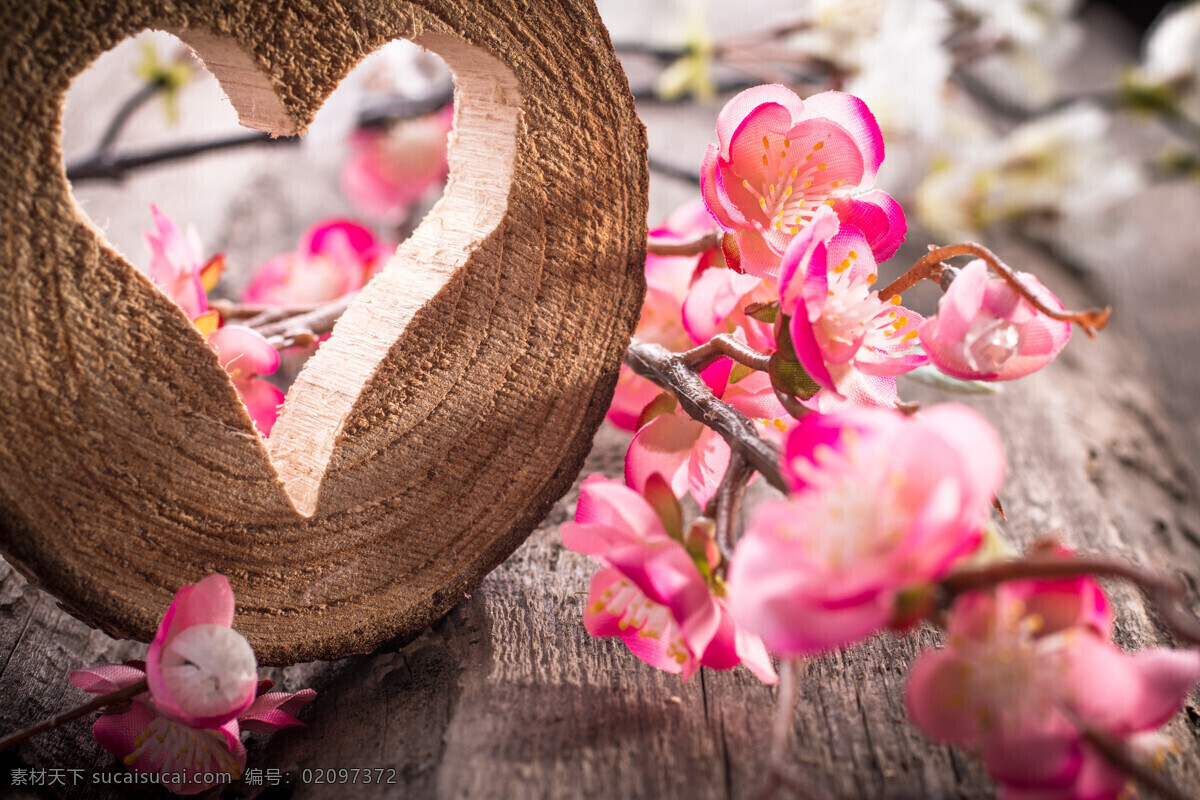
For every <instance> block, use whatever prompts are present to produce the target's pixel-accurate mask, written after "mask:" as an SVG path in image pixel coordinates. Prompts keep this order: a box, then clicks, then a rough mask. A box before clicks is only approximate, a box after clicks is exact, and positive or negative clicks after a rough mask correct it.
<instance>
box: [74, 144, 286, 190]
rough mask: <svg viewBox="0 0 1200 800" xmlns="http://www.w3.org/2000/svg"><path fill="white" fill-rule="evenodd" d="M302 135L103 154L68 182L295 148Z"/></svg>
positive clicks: (76, 168) (83, 165)
mask: <svg viewBox="0 0 1200 800" xmlns="http://www.w3.org/2000/svg"><path fill="white" fill-rule="evenodd" d="M299 143H300V137H299V136H278V137H273V136H271V135H270V134H269V133H263V132H255V133H239V134H234V135H232V136H225V137H221V138H217V139H209V140H206V141H201V142H188V143H186V144H178V145H171V146H169V147H160V148H156V149H152V150H143V151H141V152H137V153H129V154H127V155H123V156H108V155H101V156H99V157H96V156H93V157H90V158H88V159H86V160H84V161H80V162H77V163H75V164H70V165H68V166H67V180H69V181H71V182H72V183H79V182H81V181H88V180H108V181H119V180H123V179H124V178H125V177H127V176H128V174H129V173H130V172H132V171H133V170H136V169H140V168H141V167H148V166H151V165H153V164H164V163H167V162H171V161H181V160H183V159H185V158H191V157H192V156H196V155H200V154H202V153H212V152H216V151H218V150H234V149H237V148H241V147H248V146H251V145H261V144H267V145H293V144H299Z"/></svg>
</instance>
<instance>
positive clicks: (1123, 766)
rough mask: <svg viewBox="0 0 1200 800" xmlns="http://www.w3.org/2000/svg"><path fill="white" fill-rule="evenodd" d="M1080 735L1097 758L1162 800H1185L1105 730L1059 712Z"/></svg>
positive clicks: (1066, 713) (1177, 789)
mask: <svg viewBox="0 0 1200 800" xmlns="http://www.w3.org/2000/svg"><path fill="white" fill-rule="evenodd" d="M1061 710H1062V711H1063V713H1064V715H1065V716H1066V717H1067V718H1068V719H1069V720H1070V721H1071V724H1073V725H1074V726H1075V727H1076V728H1077V729H1078V730H1079V733H1080V734H1082V736H1083V740H1084V741H1085V742H1087V743H1088V744H1089V745H1091V747H1092V749H1093V750H1095V751H1096V752H1097V753H1099V754H1100V756H1101V757H1103V758H1104V760H1105V761H1107V762H1108V763H1109V764H1112V765H1113V766H1114V767H1116V768H1117V769H1119V770H1120V771H1121V772H1124V773H1125V774H1126V775H1128V776H1129V777H1131V778H1133V780H1135V781H1136V782H1137V783H1139V784H1141V785H1142V786H1144V787H1146V788H1147V789H1149V790H1150V791H1152V792H1154V793H1155V794H1157V795H1158V796H1159V797H1162V798H1164V800H1188V796H1187V795H1185V794H1184V793H1183V792H1182V791H1180V789H1179V788H1178V787H1176V786H1175V785H1174V784H1172V783H1171V782H1170V781H1168V780H1167V779H1166V778H1164V777H1163V776H1162V775H1161V774H1159V772H1158V771H1157V770H1156V769H1154V767H1153V766H1151V765H1150V764H1147V763H1146V762H1145V761H1143V760H1142V759H1140V758H1138V757H1137V755H1136V754H1135V753H1134V752H1133V751H1132V750H1130V749H1129V747H1128V746H1127V745H1126V744H1125V742H1124V741H1123V740H1121V739H1119V738H1117V737H1116V736H1113V735H1112V734H1111V733H1109V732H1108V731H1105V730H1101V729H1100V728H1097V727H1095V726H1093V725H1090V724H1088V723H1087V721H1085V720H1084V719H1082V718H1081V717H1079V715H1078V714H1075V713H1073V712H1072V711H1070V710H1069V709H1061Z"/></svg>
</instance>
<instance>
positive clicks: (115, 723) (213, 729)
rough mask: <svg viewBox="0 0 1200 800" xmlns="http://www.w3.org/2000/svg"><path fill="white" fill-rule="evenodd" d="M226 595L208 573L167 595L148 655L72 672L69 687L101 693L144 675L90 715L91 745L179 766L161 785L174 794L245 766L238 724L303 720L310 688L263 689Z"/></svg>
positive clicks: (150, 765)
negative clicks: (113, 704) (117, 703)
mask: <svg viewBox="0 0 1200 800" xmlns="http://www.w3.org/2000/svg"><path fill="white" fill-rule="evenodd" d="M233 611H234V601H233V592H232V590H231V589H230V588H229V581H228V580H227V579H226V578H225V576H224V575H210V576H208V577H207V578H205V579H204V580H202V581H200V582H198V583H196V584H194V585H191V586H184V587H183V588H182V589H180V590H179V591H178V592H177V593H176V594H175V599H174V600H173V601H172V602H171V605H170V606H169V607H168V608H167V612H166V614H164V615H163V619H162V622H161V623H160V624H159V627H158V632H157V633H156V634H155V637H154V641H153V642H151V643H150V648H149V650H148V652H147V653H146V661H144V662H142V661H129V662H126V663H125V664H99V665H96V666H94V667H89V668H87V669H80V670H75V671H73V672H71V673H70V675H69V676H68V677H69V679H70V681H71V684H72V685H74V686H75V687H77V688H79V689H82V690H84V691H85V692H88V693H90V694H96V695H105V694H109V693H111V692H115V691H117V690H118V689H122V688H124V687H126V686H132V685H134V684H136V683H138V682H140V681H142V680H143V679H144V680H145V681H146V683H147V685H148V687H149V688H148V690H147V691H145V692H142V693H141V694H139V695H137V696H135V697H134V698H133V699H132V700H131V701H130V706H129V708H128V709H127V710H125V711H122V712H119V713H107V714H103V715H101V716H100V718H99V719H97V720H96V723H95V725H94V726H93V728H92V732H93V734H94V736H95V737H96V742H97V743H98V744H99V745H100V746H101V747H103V748H104V749H105V750H107V751H108V752H110V753H112V754H113V755H115V756H117V757H118V758H120V759H121V760H122V762H123V763H124V764H125V766H127V767H129V768H130V769H132V770H134V771H135V772H153V773H165V772H169V773H179V774H184V775H186V776H187V778H186V779H185V780H184V781H183V782H180V783H172V784H166V786H167V788H168V789H170V790H171V791H173V792H176V793H177V794H195V793H196V792H200V791H203V790H204V789H206V788H208V787H209V786H211V785H213V784H211V783H204V782H194V781H197V780H199V779H200V777H199V776H200V775H201V774H202V773H206V772H207V773H216V772H221V773H227V774H229V775H231V776H232V777H233V778H234V779H236V778H238V777H240V776H241V773H242V770H243V769H244V768H245V766H246V749H245V748H244V747H243V746H242V742H241V732H240V728H239V722H241V723H242V724H243V725H244V727H245V728H246V729H248V730H253V731H271V730H277V729H279V728H284V727H289V726H292V725H301V724H302V723H301V722H300V721H299V720H297V719H296V718H295V716H294V715H295V713H296V712H297V711H298V710H299V709H300V708H302V707H303V706H304V705H305V704H306V703H308V702H310V701H311V700H312V699H313V698H314V697H315V696H316V693H315V692H314V691H312V690H311V689H305V690H303V691H301V692H297V693H294V694H288V693H285V692H271V693H267V690H268V689H270V688H271V686H272V683H271V681H262V682H259V681H258V679H257V675H256V666H257V665H256V663H255V659H254V651H253V650H251V649H250V645H249V643H248V642H247V641H246V640H245V639H244V638H243V637H242V636H241V635H240V634H238V633H236V632H235V631H234V630H233V629H232V627H230V626H231V625H232V623H233Z"/></svg>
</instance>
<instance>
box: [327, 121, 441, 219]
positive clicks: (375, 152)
mask: <svg viewBox="0 0 1200 800" xmlns="http://www.w3.org/2000/svg"><path fill="white" fill-rule="evenodd" d="M453 126H454V106H453V104H451V105H447V106H446V107H445V108H443V109H442V110H441V111H438V112H436V113H433V114H429V115H427V116H424V117H420V118H418V119H411V120H404V121H402V122H399V123H397V124H395V125H393V126H391V127H390V128H364V129H361V130H358V131H355V132H354V133H353V134H352V135H351V136H350V142H349V143H350V150H351V155H350V159H349V160H348V161H347V162H346V165H345V166H344V167H343V168H342V179H341V180H342V191H343V192H345V194H346V196H347V197H348V198H350V202H352V203H353V204H354V205H355V207H356V208H357V209H358V210H359V212H361V213H362V214H364V215H365V216H367V217H370V218H372V219H375V220H378V221H380V222H382V223H385V224H388V225H396V224H399V223H401V222H403V221H404V220H405V219H406V218H407V217H408V216H409V214H410V213H411V212H412V208H413V206H414V205H416V203H417V202H418V201H420V200H421V198H422V197H424V196H425V193H426V192H428V191H429V190H430V189H432V188H433V187H434V186H435V185H437V184H439V183H441V182H442V181H443V180H445V178H446V173H447V170H448V166H447V162H446V152H447V143H448V137H449V134H450V130H451V129H452V128H453Z"/></svg>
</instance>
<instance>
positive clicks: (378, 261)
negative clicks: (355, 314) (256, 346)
mask: <svg viewBox="0 0 1200 800" xmlns="http://www.w3.org/2000/svg"><path fill="white" fill-rule="evenodd" d="M390 250H391V248H390V247H389V246H388V245H387V243H385V242H383V241H382V240H380V239H379V238H378V237H377V236H376V235H375V234H374V233H372V232H371V230H370V229H369V228H366V227H364V226H362V225H360V224H358V223H357V222H353V221H351V220H347V219H328V220H324V221H322V222H319V223H317V224H316V225H314V226H313V227H311V228H309V229H308V230H307V231H305V233H304V235H303V236H301V237H300V242H299V244H298V245H297V246H296V250H295V251H294V252H291V253H282V254H280V255H277V256H275V257H274V258H271V259H269V260H267V261H266V262H264V263H263V264H262V265H260V266H259V267H258V268H257V269H256V270H255V271H254V274H253V275H252V276H251V278H250V282H249V283H248V284H247V285H246V288H245V290H244V291H243V292H242V301H243V302H245V303H260V304H263V305H273V306H296V305H310V304H311V305H316V304H318V303H325V302H329V301H330V300H336V299H338V298H339V297H341V296H343V295H345V294H349V293H350V292H357V291H358V290H359V289H361V288H363V286H365V285H366V284H367V281H368V280H370V278H371V276H372V275H374V274H375V272H376V271H377V270H378V269H379V268H381V267H382V266H383V263H384V260H385V259H386V257H387V256H388V255H389V251H390Z"/></svg>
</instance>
